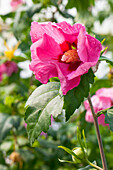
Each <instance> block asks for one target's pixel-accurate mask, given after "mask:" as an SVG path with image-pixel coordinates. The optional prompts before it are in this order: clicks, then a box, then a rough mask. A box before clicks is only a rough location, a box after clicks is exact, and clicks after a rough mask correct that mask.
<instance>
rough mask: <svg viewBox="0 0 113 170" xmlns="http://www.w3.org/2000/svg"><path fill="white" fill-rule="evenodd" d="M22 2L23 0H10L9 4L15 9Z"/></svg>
mask: <svg viewBox="0 0 113 170" xmlns="http://www.w3.org/2000/svg"><path fill="white" fill-rule="evenodd" d="M22 3H23V0H11V3H10V5H11V7H12V8H13V9H14V10H15V9H16V8H17V7H18V6H19V5H21V4H22Z"/></svg>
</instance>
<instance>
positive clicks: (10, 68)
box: [0, 61, 18, 81]
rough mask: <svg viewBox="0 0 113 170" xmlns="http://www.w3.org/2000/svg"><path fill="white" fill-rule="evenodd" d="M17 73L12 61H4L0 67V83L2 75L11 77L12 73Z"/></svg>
mask: <svg viewBox="0 0 113 170" xmlns="http://www.w3.org/2000/svg"><path fill="white" fill-rule="evenodd" d="M17 71H18V66H17V64H16V63H15V62H13V61H6V62H5V63H3V64H1V65H0V81H2V76H3V74H7V75H8V76H11V75H12V73H16V72H17Z"/></svg>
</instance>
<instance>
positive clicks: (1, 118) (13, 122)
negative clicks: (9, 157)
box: [0, 113, 20, 142]
mask: <svg viewBox="0 0 113 170" xmlns="http://www.w3.org/2000/svg"><path fill="white" fill-rule="evenodd" d="M19 125H20V117H18V116H10V115H7V114H5V113H4V114H3V113H0V142H2V140H3V139H4V138H5V137H6V136H7V135H8V133H9V132H10V130H11V129H12V128H14V127H15V128H18V126H19Z"/></svg>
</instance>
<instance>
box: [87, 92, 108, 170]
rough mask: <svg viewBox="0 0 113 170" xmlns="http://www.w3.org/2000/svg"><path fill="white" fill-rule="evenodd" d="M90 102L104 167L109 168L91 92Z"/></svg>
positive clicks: (105, 169)
mask: <svg viewBox="0 0 113 170" xmlns="http://www.w3.org/2000/svg"><path fill="white" fill-rule="evenodd" d="M88 102H89V105H90V108H91V112H92V115H93V119H94V125H95V128H96V133H97V139H98V144H99V149H100V155H101V160H102V165H103V169H104V170H107V164H106V159H105V155H104V150H103V144H102V139H101V136H100V131H99V126H98V121H97V117H96V114H95V112H94V109H93V105H92V102H91V97H90V94H89V96H88Z"/></svg>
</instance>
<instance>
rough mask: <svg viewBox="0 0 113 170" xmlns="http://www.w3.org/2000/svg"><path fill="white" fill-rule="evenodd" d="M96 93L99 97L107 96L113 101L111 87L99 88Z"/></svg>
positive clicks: (112, 89)
mask: <svg viewBox="0 0 113 170" xmlns="http://www.w3.org/2000/svg"><path fill="white" fill-rule="evenodd" d="M96 95H97V96H100V97H108V98H110V99H111V100H112V101H113V88H101V89H99V90H97V91H96Z"/></svg>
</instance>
